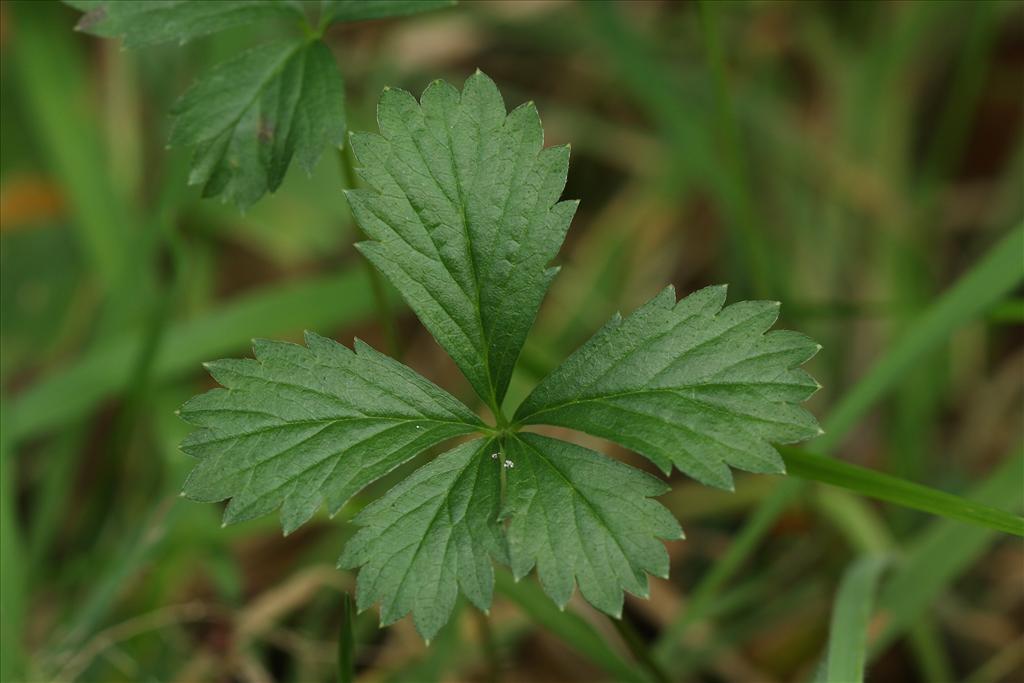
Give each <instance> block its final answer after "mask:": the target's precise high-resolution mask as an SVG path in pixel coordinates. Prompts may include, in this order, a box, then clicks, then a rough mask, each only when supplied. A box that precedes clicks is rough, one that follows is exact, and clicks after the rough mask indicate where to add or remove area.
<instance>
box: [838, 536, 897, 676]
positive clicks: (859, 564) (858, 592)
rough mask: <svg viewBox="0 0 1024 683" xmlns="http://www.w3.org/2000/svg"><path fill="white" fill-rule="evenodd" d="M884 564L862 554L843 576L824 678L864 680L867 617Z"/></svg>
mask: <svg viewBox="0 0 1024 683" xmlns="http://www.w3.org/2000/svg"><path fill="white" fill-rule="evenodd" d="M884 567H885V560H884V559H883V558H881V557H875V556H871V555H869V556H867V557H862V558H860V559H859V560H857V561H856V562H854V563H853V565H851V566H850V568H849V569H848V570H847V571H846V573H845V574H844V575H843V580H842V582H841V583H840V584H839V593H838V595H837V596H836V603H835V608H834V610H833V612H832V623H831V626H830V628H829V641H828V660H827V661H828V664H827V665H826V671H827V676H826V679H825V680H827V681H834V682H835V683H840V682H842V683H859V682H860V681H863V680H864V661H865V659H866V655H867V641H868V619H869V618H870V617H871V606H872V603H873V601H874V594H875V589H876V587H877V585H878V579H879V577H880V576H881V574H882V569H883V568H884Z"/></svg>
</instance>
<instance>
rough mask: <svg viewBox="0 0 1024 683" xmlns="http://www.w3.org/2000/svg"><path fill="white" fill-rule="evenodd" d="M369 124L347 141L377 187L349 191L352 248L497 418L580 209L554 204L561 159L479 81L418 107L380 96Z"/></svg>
mask: <svg viewBox="0 0 1024 683" xmlns="http://www.w3.org/2000/svg"><path fill="white" fill-rule="evenodd" d="M377 120H378V123H379V124H380V131H381V134H380V135H377V134H375V133H356V134H353V135H352V137H351V142H352V149H353V151H354V152H355V153H356V157H357V158H358V160H359V163H360V168H359V172H360V175H361V176H362V177H363V178H364V179H365V180H366V182H367V183H369V185H370V186H371V187H372V188H373V189H370V190H357V191H350V192H348V193H347V196H348V200H349V204H350V205H351V207H352V211H353V213H354V214H355V217H356V220H357V221H358V222H359V225H360V226H361V227H362V229H363V231H364V232H365V233H366V234H367V235H368V236H369V237H370V238H371V240H372V241H369V242H362V243H360V244H358V245H357V246H358V247H359V249H360V251H362V253H363V254H365V255H366V257H367V258H368V259H370V261H372V262H373V264H374V265H375V266H377V268H379V269H380V270H381V272H383V273H384V274H385V275H386V276H387V277H388V278H389V279H390V280H391V282H392V283H393V284H394V285H395V287H397V288H398V290H399V291H400V292H401V293H402V295H403V296H404V297H405V299H406V301H408V303H409V305H410V306H411V307H412V309H413V310H414V311H415V312H416V314H417V315H418V316H419V318H420V320H421V321H422V322H423V324H424V325H426V327H427V329H429V330H430V332H431V334H433V336H434V338H435V339H436V340H437V341H438V343H440V344H441V346H443V347H444V348H445V350H446V351H447V352H448V354H449V355H450V356H451V357H452V359H454V360H455V362H456V363H457V364H458V366H459V367H460V368H461V369H462V372H463V373H464V374H465V375H466V377H467V378H468V379H469V382H470V384H472V385H473V388H474V389H475V390H476V391H477V393H478V394H479V395H480V397H481V398H483V399H484V400H485V401H486V402H487V403H488V404H489V405H490V406H491V408H492V409H494V410H495V412H497V408H498V407H499V406H500V404H501V400H502V398H503V397H504V395H505V390H506V388H507V387H508V381H509V378H510V377H511V375H512V368H513V366H514V365H515V362H516V359H517V357H518V356H519V351H520V349H521V348H522V345H523V342H524V341H525V339H526V334H527V332H529V330H530V327H531V326H532V324H533V320H534V318H535V317H536V314H537V309H538V308H539V307H540V302H541V299H542V298H543V296H544V293H545V292H546V291H547V287H548V284H549V283H550V281H551V278H552V277H553V276H554V275H555V273H556V272H557V268H551V267H549V266H548V264H549V262H550V261H551V259H552V258H554V256H555V254H556V253H557V252H558V248H559V247H560V246H561V244H562V240H563V239H564V238H565V233H566V230H568V228H569V221H571V220H572V217H573V214H574V213H575V211H576V206H577V202H571V201H563V202H559V201H558V200H559V197H560V195H561V193H562V188H563V187H564V186H565V179H566V172H567V171H568V165H569V149H568V147H553V148H544V131H543V130H542V129H541V125H540V118H539V116H538V115H537V109H536V107H535V106H534V105H533V103H527V104H524V105H522V106H520V107H518V108H517V109H515V110H514V111H513V112H511V113H509V114H506V111H505V104H504V102H503V101H502V98H501V94H500V93H499V92H498V89H497V88H496V87H495V85H494V82H493V81H491V79H489V78H488V77H487V76H485V75H484V74H482V73H480V72H479V71H478V72H477V73H476V74H475V75H474V76H471V77H470V78H469V79H468V80H467V81H466V84H465V87H464V88H463V90H462V92H459V91H458V90H457V89H455V88H454V87H452V86H451V85H449V84H447V83H445V82H443V81H435V82H434V83H432V84H431V85H430V87H428V88H427V89H426V91H425V92H424V93H423V96H422V98H421V99H420V102H417V101H416V99H415V98H414V97H413V96H412V95H410V94H409V93H408V92H405V91H404V90H397V89H387V90H385V91H384V94H383V95H382V96H381V99H380V104H379V106H378V108H377Z"/></svg>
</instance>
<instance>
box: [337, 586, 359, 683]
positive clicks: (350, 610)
mask: <svg viewBox="0 0 1024 683" xmlns="http://www.w3.org/2000/svg"><path fill="white" fill-rule="evenodd" d="M355 620H356V612H355V608H354V607H353V606H352V596H351V595H349V594H348V592H347V591H346V592H345V593H344V594H342V596H341V628H340V629H339V630H338V683H355V680H356V641H355V628H354V626H355Z"/></svg>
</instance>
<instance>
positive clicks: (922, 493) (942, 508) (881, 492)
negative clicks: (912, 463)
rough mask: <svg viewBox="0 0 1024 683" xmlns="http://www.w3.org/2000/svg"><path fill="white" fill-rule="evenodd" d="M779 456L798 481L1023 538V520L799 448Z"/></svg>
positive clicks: (790, 449)
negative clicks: (805, 480)
mask: <svg viewBox="0 0 1024 683" xmlns="http://www.w3.org/2000/svg"><path fill="white" fill-rule="evenodd" d="M781 452H782V458H783V460H785V462H786V469H787V470H788V471H789V474H791V475H793V476H796V477H800V478H801V479H809V480H811V481H818V482H822V483H824V484H831V485H832V486H840V487H842V488H845V489H849V490H850V491H855V492H857V493H860V494H861V495H865V496H869V497H871V498H877V499H878V500H884V501H886V502H889V503H895V504H896V505H902V506H903V507H907V508H911V509H914V510H921V511H922V512H928V513H931V514H933V515H939V516H940V517H948V518H950V519H956V520H960V521H961V522H968V523H969V524H976V525H978V526H983V527H987V528H989V529H995V530H996V531H1003V532H1005V533H1008V534H1013V535H1015V536H1024V517H1019V516H1017V515H1013V514H1010V513H1009V512H1005V511H1003V510H997V509H996V508H993V507H989V506H988V505H985V504H983V503H976V502H973V501H970V500H968V499H966V498H962V497H961V496H957V495H954V494H952V493H946V492H945V491H939V490H937V489H933V488H930V487H928V486H922V485H921V484H915V483H914V482H912V481H907V480H905V479H900V478H898V477H893V476H890V475H888V474H883V473H881V472H875V471H873V470H869V469H867V468H864V467H858V466H857V465H851V464H850V463H847V462H843V461H841V460H834V459H832V458H827V457H825V456H822V455H814V454H812V453H808V452H806V451H803V450H800V449H798V448H784V449H781Z"/></svg>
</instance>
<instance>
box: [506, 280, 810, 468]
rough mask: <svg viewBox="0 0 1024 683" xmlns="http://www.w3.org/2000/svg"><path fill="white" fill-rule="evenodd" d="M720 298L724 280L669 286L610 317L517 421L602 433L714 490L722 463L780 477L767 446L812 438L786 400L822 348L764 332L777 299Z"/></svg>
mask: <svg viewBox="0 0 1024 683" xmlns="http://www.w3.org/2000/svg"><path fill="white" fill-rule="evenodd" d="M724 303H725V287H724V286H722V287H707V288H705V289H702V290H700V291H698V292H695V293H694V294H691V295H690V296H688V297H686V298H684V299H681V300H680V301H678V302H677V301H676V297H675V292H674V290H673V289H672V288H671V287H668V288H666V289H665V290H663V291H662V292H661V293H660V294H659V295H658V296H656V297H654V298H653V299H652V300H651V301H649V302H648V303H647V304H645V305H644V306H642V307H641V308H640V309H638V310H637V311H636V312H635V313H633V314H632V315H631V316H629V317H628V318H626V319H622V318H621V317H620V316H618V315H616V316H615V317H614V318H613V319H612V320H611V321H610V322H609V323H608V324H606V325H605V327H604V328H603V329H602V330H601V331H599V332H598V333H597V334H596V335H594V337H592V338H591V339H590V340H589V341H588V342H587V343H586V344H584V345H583V346H582V347H580V348H579V349H578V350H577V351H576V352H575V353H573V354H572V356H570V357H569V359H568V360H566V362H565V363H564V364H563V365H562V366H561V367H559V368H558V369H556V370H555V371H554V372H552V373H551V374H550V375H549V376H548V377H547V378H545V379H544V380H543V381H541V383H540V384H539V385H538V386H537V387H536V388H535V389H534V390H533V392H532V393H531V394H530V395H529V396H528V397H527V399H526V400H525V401H524V402H523V404H522V405H521V406H520V408H519V410H518V411H517V413H516V418H515V419H516V422H517V423H519V424H549V425H559V426H563V427H569V428H572V429H579V430H581V431H584V432H587V433H588V434H593V435H595V436H600V437H604V438H607V439H610V440H612V441H615V442H618V443H620V444H622V445H623V446H626V447H628V448H632V449H634V450H636V451H637V452H639V453H642V454H643V455H645V456H647V457H648V458H650V459H651V460H652V461H653V462H654V463H655V464H656V465H658V467H660V468H661V469H662V470H663V471H665V472H666V473H667V472H669V471H670V469H671V466H672V465H675V466H676V467H677V468H679V469H680V470H681V471H683V472H685V473H686V474H688V475H690V476H692V477H694V478H695V479H697V480H699V481H701V482H703V483H705V484H709V485H712V486H718V487H721V488H731V487H732V475H731V473H730V471H729V467H728V466H729V465H732V466H733V467H736V468H739V469H742V470H747V471H750V472H783V471H784V470H785V467H784V465H783V462H782V459H781V458H780V456H779V454H778V452H777V451H776V450H775V449H774V448H773V447H772V446H771V443H793V442H797V441H802V440H804V439H809V438H811V437H813V436H816V435H818V434H820V433H821V430H820V428H819V427H818V423H817V422H816V421H815V419H814V417H813V416H812V415H811V414H810V413H808V412H807V411H806V410H804V409H803V408H801V407H799V405H797V404H799V403H800V402H802V401H804V400H806V399H807V398H809V397H810V396H811V394H813V393H814V392H815V391H816V390H817V389H818V387H819V385H818V383H817V382H816V381H814V379H813V378H812V377H811V376H810V375H808V374H807V373H806V372H804V371H803V370H801V369H800V368H799V366H800V365H801V364H802V363H804V362H806V361H807V360H809V359H810V358H811V357H812V356H813V355H814V354H815V353H817V351H818V349H819V348H821V347H820V346H819V345H818V344H816V343H815V342H814V341H813V340H811V339H809V338H808V337H806V336H804V335H802V334H799V333H796V332H790V331H786V330H778V331H773V332H768V333H767V334H765V332H766V331H767V330H768V329H769V328H770V327H771V326H772V325H773V324H774V323H775V321H776V319H777V318H778V315H779V304H778V303H777V302H769V301H746V302H742V303H737V304H733V305H731V306H728V307H725V308H723V305H724Z"/></svg>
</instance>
